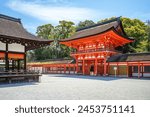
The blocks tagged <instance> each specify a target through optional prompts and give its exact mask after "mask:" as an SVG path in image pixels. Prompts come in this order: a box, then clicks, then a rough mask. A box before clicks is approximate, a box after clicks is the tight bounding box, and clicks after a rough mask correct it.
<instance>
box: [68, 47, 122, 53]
mask: <svg viewBox="0 0 150 117" xmlns="http://www.w3.org/2000/svg"><path fill="white" fill-rule="evenodd" d="M103 51H106V52H107V51H113V52H117V53H120V51H117V50H115V49H106V48H98V49H90V50H80V51H74V52H71V54H80V53H90V52H103Z"/></svg>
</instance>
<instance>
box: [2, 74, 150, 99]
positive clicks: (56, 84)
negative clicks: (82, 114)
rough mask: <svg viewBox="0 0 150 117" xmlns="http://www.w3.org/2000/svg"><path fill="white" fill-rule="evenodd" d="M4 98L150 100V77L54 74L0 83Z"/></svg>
mask: <svg viewBox="0 0 150 117" xmlns="http://www.w3.org/2000/svg"><path fill="white" fill-rule="evenodd" d="M0 99H1V100H4V99H6V100H29V99H30V100H73V99H75V100H107V99H108V100H112V99H113V100H115V99H116V100H129V99H130V100H132V99H134V100H142V99H144V100H145V99H150V79H127V78H112V77H111V78H110V77H105V78H104V77H93V76H77V75H63V74H53V75H52V74H51V75H43V76H42V77H41V83H18V84H5V85H0Z"/></svg>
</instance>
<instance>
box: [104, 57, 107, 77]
mask: <svg viewBox="0 0 150 117" xmlns="http://www.w3.org/2000/svg"><path fill="white" fill-rule="evenodd" d="M106 72H107V65H106V58H104V76H106Z"/></svg>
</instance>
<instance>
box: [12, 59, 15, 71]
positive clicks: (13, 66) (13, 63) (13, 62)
mask: <svg viewBox="0 0 150 117" xmlns="http://www.w3.org/2000/svg"><path fill="white" fill-rule="evenodd" d="M14 69H15V61H14V60H12V71H13V70H14Z"/></svg>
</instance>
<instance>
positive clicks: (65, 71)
mask: <svg viewBox="0 0 150 117" xmlns="http://www.w3.org/2000/svg"><path fill="white" fill-rule="evenodd" d="M64 73H65V74H66V65H64Z"/></svg>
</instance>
